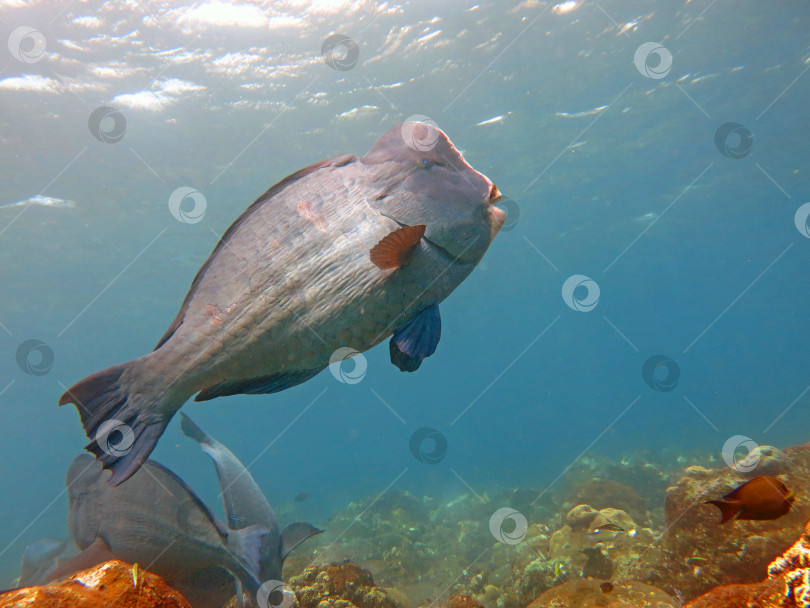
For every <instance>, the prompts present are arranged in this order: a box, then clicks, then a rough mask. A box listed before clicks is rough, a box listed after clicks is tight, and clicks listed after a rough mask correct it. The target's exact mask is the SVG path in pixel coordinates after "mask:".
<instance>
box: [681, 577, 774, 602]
mask: <svg viewBox="0 0 810 608" xmlns="http://www.w3.org/2000/svg"><path fill="white" fill-rule="evenodd" d="M783 589H784V582H780V583H779V584H774V581H765V582H764V583H756V584H753V585H721V586H720V587H715V588H714V589H712V590H711V591H709V592H708V593H704V594H703V595H701V596H700V597H698V598H695V599H694V600H692V601H691V602H689V603H688V604H686V605H685V606H684V608H752V607H755V608H782V606H783V603H782V601H783V598H784V593H783Z"/></svg>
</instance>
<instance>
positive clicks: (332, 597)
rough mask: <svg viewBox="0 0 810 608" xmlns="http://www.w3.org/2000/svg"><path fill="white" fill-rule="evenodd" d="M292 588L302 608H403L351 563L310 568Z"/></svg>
mask: <svg viewBox="0 0 810 608" xmlns="http://www.w3.org/2000/svg"><path fill="white" fill-rule="evenodd" d="M290 587H291V588H292V589H293V591H295V595H296V598H297V599H298V603H299V605H300V607H301V608H355V607H356V608H403V607H402V604H401V603H400V602H398V601H397V600H395V599H393V598H392V597H391V596H390V595H389V594H387V593H386V592H385V591H383V590H382V589H379V588H377V587H375V586H374V578H373V577H372V576H371V573H370V572H369V571H368V570H364V569H363V568H361V567H360V566H358V565H357V564H355V563H353V562H350V561H344V562H341V563H332V564H325V565H320V566H309V567H308V568H307V569H306V570H304V573H303V574H301V575H300V576H297V577H294V578H292V579H291V580H290ZM459 608H461V607H459Z"/></svg>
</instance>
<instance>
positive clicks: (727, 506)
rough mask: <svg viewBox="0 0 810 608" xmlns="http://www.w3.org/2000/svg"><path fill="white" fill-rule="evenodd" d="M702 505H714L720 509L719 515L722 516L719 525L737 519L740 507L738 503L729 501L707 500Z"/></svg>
mask: <svg viewBox="0 0 810 608" xmlns="http://www.w3.org/2000/svg"><path fill="white" fill-rule="evenodd" d="M704 504H707V505H714V506H715V507H717V508H718V509H720V515H722V516H723V519H721V520H720V523H721V524H724V523H726V522H727V521H729V520H731V519H734V518H735V517H737V515H739V513H740V509H741V507H742V505H740V503H738V502H736V501H729V500H707V501H706V502H705V503H704Z"/></svg>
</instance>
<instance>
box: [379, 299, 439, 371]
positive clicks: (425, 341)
mask: <svg viewBox="0 0 810 608" xmlns="http://www.w3.org/2000/svg"><path fill="white" fill-rule="evenodd" d="M441 337H442V319H441V316H440V315H439V305H438V304H431V305H430V306H428V307H427V308H425V309H423V310H422V311H421V312H419V314H417V315H416V316H415V317H414V318H413V319H411V320H410V321H408V322H407V323H406V324H405V325H403V326H402V327H400V328H398V329H396V330H395V331H394V335H393V336H391V341H390V342H389V343H388V349H389V351H390V353H391V363H393V364H394V365H396V366H397V367H398V368H399V370H400V371H402V372H415V371H416V370H417V369H419V366H420V365H422V359H424V358H425V357H429V356H430V355H432V354H433V353H435V352H436V346H438V344H439V338H441Z"/></svg>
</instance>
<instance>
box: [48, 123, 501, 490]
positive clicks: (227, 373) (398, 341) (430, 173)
mask: <svg viewBox="0 0 810 608" xmlns="http://www.w3.org/2000/svg"><path fill="white" fill-rule="evenodd" d="M420 129H421V130H422V131H423V132H421V135H423V136H425V137H419V141H435V142H436V144H435V146H434V147H433V148H431V149H429V150H421V149H415V147H414V146H413V144H412V143H410V142H406V141H405V140H404V139H403V133H404V132H406V131H405V125H402V126H399V127H395V128H393V129H391V130H389V131H388V132H386V133H385V134H383V136H382V137H380V139H379V140H378V141H377V143H376V144H375V145H374V146H373V147H372V148H371V150H370V151H369V152H368V153H367V154H366V155H365V156H364V157H362V158H358V157H356V156H354V155H342V156H337V157H335V158H332V159H329V160H326V161H322V162H320V163H316V164H315V165H312V166H310V167H307V168H306V169H302V170H301V171H298V172H296V173H294V174H292V175H291V176H289V177H287V178H285V179H284V180H282V181H281V182H279V183H278V184H276V185H275V186H273V187H272V188H271V189H270V190H268V191H267V192H266V193H265V194H264V195H263V196H261V197H259V199H258V200H257V201H256V202H255V203H253V204H252V205H251V206H250V207H249V208H248V209H247V211H245V212H244V213H243V214H242V215H241V216H240V217H239V219H237V220H236V222H234V224H232V225H231V227H230V228H229V229H228V230H227V231H226V232H225V234H224V235H223V236H222V238H221V239H220V241H219V243H218V244H217V247H216V248H215V249H214V252H213V253H212V254H211V256H210V257H209V258H208V260H207V261H206V263H205V264H204V265H203V266H202V267H201V268H200V271H199V272H198V273H197V276H196V277H195V278H194V281H193V283H192V286H191V288H190V290H189V292H188V295H187V296H186V299H185V301H184V302H183V305H182V306H181V309H180V312H179V313H178V315H177V318H176V319H175V320H174V322H173V323H172V324H171V326H170V327H169V329H168V331H167V332H166V334H165V335H164V336H163V338H162V339H161V340H160V341H159V343H158V345H157V347H156V349H155V350H154V352H152V353H150V354H148V355H145V356H143V357H141V358H139V359H136V360H134V361H130V362H128V363H123V364H120V365H116V366H113V367H111V368H108V369H106V370H103V371H101V372H97V373H96V374H93V375H91V376H88V377H87V378H85V379H84V380H82V381H80V382H78V383H76V384H75V385H74V386H73V387H71V388H70V389H69V390H68V391H67V392H66V393H65V394H64V395H62V398H61V399H60V405H61V404H64V403H75V404H77V409H78V410H79V414H80V416H81V418H82V423H83V425H84V427H85V431H86V432H87V435H88V437H90V438H91V440H92V441H91V443H90V444H89V445H88V446H87V449H88V450H89V451H91V452H92V453H94V454H95V455H96V457H97V458H98V459H99V460H101V462H102V464H103V465H104V466H105V467H106V468H110V469H112V470H113V475H112V477H111V478H110V483H112V484H113V485H117V484H120V483H122V482H123V481H125V480H126V479H127V478H128V477H129V476H131V475H132V474H133V473H134V472H135V471H137V470H138V467H140V466H141V464H142V463H143V462H145V460H146V458H147V457H148V456H149V454H150V452H151V451H152V450H153V449H154V446H155V444H156V442H157V441H158V439H159V438H160V436H161V434H162V433H163V430H164V429H165V427H166V425H167V424H168V422H169V421H170V420H171V418H172V416H173V415H174V414H175V412H176V411H177V410H178V409H180V407H181V406H182V405H183V404H184V403H185V402H186V401H187V400H188V399H189V398H190V397H192V396H193V395H195V394H196V398H195V400H196V401H205V400H209V399H213V398H216V397H221V396H227V395H234V394H260V393H273V392H278V391H281V390H285V389H287V388H290V387H293V386H296V385H297V384H301V383H302V382H306V381H307V380H309V379H310V378H312V377H314V376H315V375H316V374H318V373H319V372H320V371H322V370H323V369H324V368H326V367H327V366H328V364H329V361H330V357H331V356H332V354H333V353H334V352H335V351H336V350H337V349H339V348H341V347H350V348H352V349H354V350H356V351H359V352H364V351H366V350H368V349H370V348H372V347H374V346H375V345H376V344H378V343H379V342H381V341H382V340H384V339H386V338H388V337H389V336H392V337H391V342H390V343H389V351H390V355H391V362H392V363H393V364H394V365H396V366H397V367H398V368H399V369H400V370H401V371H408V372H412V371H415V370H416V369H418V367H419V366H420V365H421V363H422V360H423V359H424V358H426V357H428V356H430V355H432V354H433V352H434V351H435V350H436V345H437V343H438V341H439V337H440V333H441V322H440V318H439V309H438V304H439V303H440V302H441V301H443V300H444V299H445V298H446V297H447V296H448V295H449V294H450V293H451V292H452V291H453V290H454V289H455V288H456V287H457V286H458V285H459V284H460V283H461V282H462V281H463V280H464V279H465V278H466V277H467V276H468V275H469V274H470V272H472V270H473V269H474V268H475V266H476V265H477V264H478V262H479V261H480V260H481V258H482V257H483V255H484V253H485V252H486V250H487V248H488V247H489V245H490V243H491V241H492V239H493V238H494V236H495V234H496V233H497V232H498V230H499V229H500V227H501V226H502V225H503V222H504V220H505V214H504V213H503V212H502V211H501V210H499V209H497V208H496V207H494V203H495V202H497V200H498V199H499V198H500V192H498V189H497V188H496V187H495V186H494V185H493V183H492V182H491V181H490V180H489V179H488V178H487V177H485V176H484V175H482V174H481V173H479V172H478V171H476V170H474V169H473V168H472V167H471V166H470V165H469V164H468V163H467V162H466V161H465V160H464V158H463V157H462V155H461V154H460V153H459V152H458V150H457V149H456V148H455V146H453V144H452V142H450V140H449V139H448V138H447V136H446V135H445V134H444V133H442V132H441V131H440V130H438V129H436V128H435V127H433V126H430V125H427V124H422V123H415V124H408V125H407V133H409V134H412V133H414V134H416V135H417V136H418V135H419V134H420V132H419V130H420ZM409 143H410V145H409ZM109 421H114V422H113V424H114V425H118V426H119V427H120V426H121V425H125V426H126V427H128V428H129V430H131V432H132V437H133V438H134V443H133V444H132V447H131V449H130V450H129V451H127V452H126V453H125V454H121V453H120V452H115V453H111V451H110V450H106V449H104V445H103V436H102V441H101V442H100V441H99V436H98V434H99V433H100V432H101V431H103V430H104V429H105V428H106V427H103V426H102V425H103V424H104V423H105V422H108V423H109Z"/></svg>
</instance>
